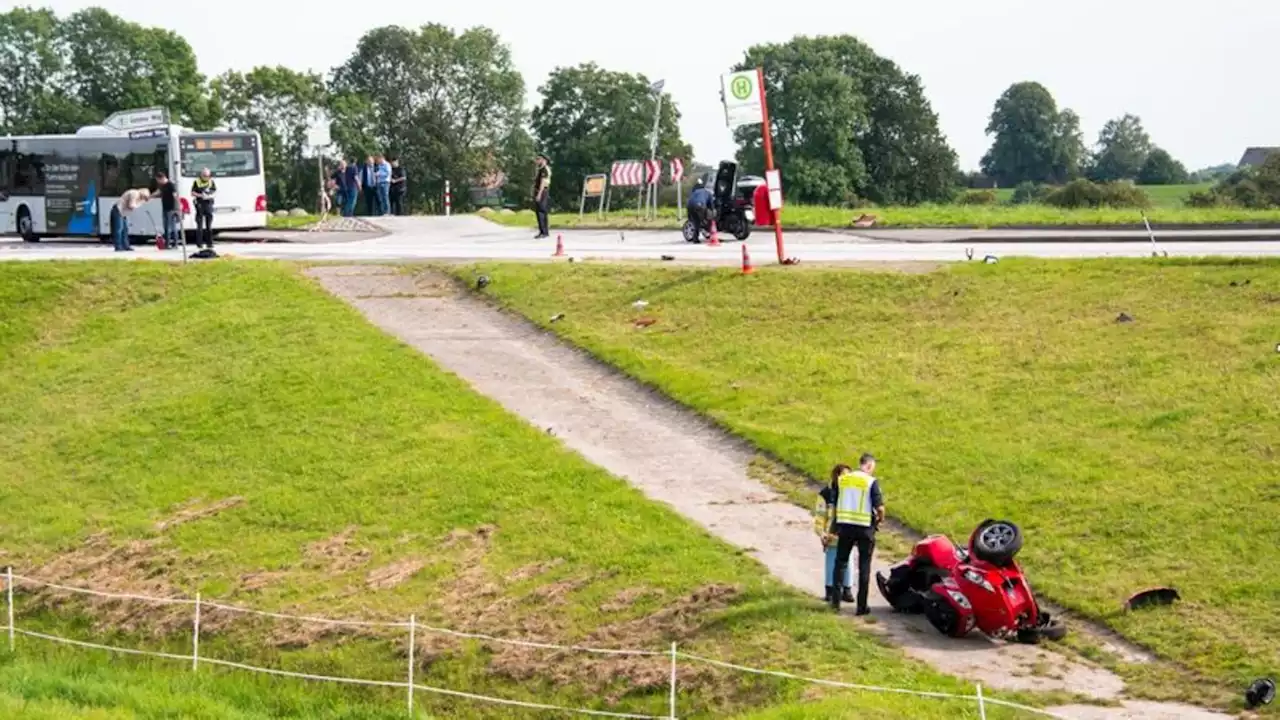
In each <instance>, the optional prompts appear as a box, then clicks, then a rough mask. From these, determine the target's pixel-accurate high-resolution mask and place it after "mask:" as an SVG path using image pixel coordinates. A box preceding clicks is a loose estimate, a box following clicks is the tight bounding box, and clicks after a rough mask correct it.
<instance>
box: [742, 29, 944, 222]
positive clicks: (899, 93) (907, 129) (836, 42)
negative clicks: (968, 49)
mask: <svg viewBox="0 0 1280 720" xmlns="http://www.w3.org/2000/svg"><path fill="white" fill-rule="evenodd" d="M755 67H762V68H764V75H765V87H766V91H767V93H768V102H769V115H770V121H771V123H772V125H773V128H772V130H773V150H774V162H775V163H776V164H777V166H778V167H779V168H780V169H781V170H782V173H783V176H784V185H785V187H786V194H787V197H788V198H790V199H791V201H792V202H811V203H825V204H841V203H849V202H853V201H855V200H856V199H857V198H867V199H870V200H874V201H876V202H882V203H919V202H926V201H931V200H945V199H948V198H950V197H951V195H952V192H953V186H954V179H955V176H956V172H957V166H956V156H955V153H954V152H953V151H952V150H951V148H950V147H948V145H947V143H946V139H945V138H944V137H943V136H942V133H941V132H940V131H939V130H938V119H937V116H936V115H935V114H934V112H933V110H932V108H931V107H930V105H929V102H928V100H927V99H925V97H924V92H923V90H922V88H921V86H920V80H919V78H918V77H916V76H915V75H909V74H906V73H904V72H903V71H902V70H901V69H900V68H898V66H897V65H896V64H894V63H893V62H891V61H889V60H887V59H885V58H882V57H880V56H878V55H876V53H875V52H874V51H872V49H871V48H870V47H868V46H867V45H866V44H865V43H863V42H862V41H860V40H858V39H857V38H855V37H852V36H849V35H841V36H834V37H816V38H811V37H804V36H801V37H796V38H794V39H792V40H791V41H790V42H787V43H784V44H769V45H757V46H754V47H752V48H750V49H748V50H747V53H746V57H745V58H744V60H743V62H742V63H740V64H739V65H738V66H737V68H735V69H737V70H747V69H751V68H755ZM735 137H736V139H737V141H738V146H739V150H738V159H739V160H740V161H741V162H742V163H743V164H744V165H745V166H746V167H747V168H749V169H751V170H755V171H759V170H763V168H764V164H765V163H764V151H763V144H762V140H761V132H760V127H759V126H750V127H744V128H739V129H738V130H737V131H736V132H735Z"/></svg>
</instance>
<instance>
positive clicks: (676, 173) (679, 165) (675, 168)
mask: <svg viewBox="0 0 1280 720" xmlns="http://www.w3.org/2000/svg"><path fill="white" fill-rule="evenodd" d="M683 179H684V161H683V160H681V159H680V158H671V182H673V183H678V182H680V181H681V180H683Z"/></svg>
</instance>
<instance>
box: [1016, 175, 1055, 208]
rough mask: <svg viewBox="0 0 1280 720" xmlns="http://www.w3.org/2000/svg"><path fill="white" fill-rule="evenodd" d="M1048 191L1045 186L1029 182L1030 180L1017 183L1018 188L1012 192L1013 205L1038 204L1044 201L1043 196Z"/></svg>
mask: <svg viewBox="0 0 1280 720" xmlns="http://www.w3.org/2000/svg"><path fill="white" fill-rule="evenodd" d="M1049 191H1050V188H1049V187H1048V186H1047V185H1041V184H1040V183H1035V182H1031V181H1030V180H1027V181H1025V182H1020V183H1018V187H1016V188H1014V190H1013V204H1014V205H1031V204H1033V203H1038V202H1040V201H1042V200H1044V198H1045V196H1046V195H1048V194H1049Z"/></svg>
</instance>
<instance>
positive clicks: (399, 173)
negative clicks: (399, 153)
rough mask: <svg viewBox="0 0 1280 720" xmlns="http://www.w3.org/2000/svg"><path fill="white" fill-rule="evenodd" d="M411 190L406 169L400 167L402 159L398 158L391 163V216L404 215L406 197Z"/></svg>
mask: <svg viewBox="0 0 1280 720" xmlns="http://www.w3.org/2000/svg"><path fill="white" fill-rule="evenodd" d="M408 190H409V178H408V177H407V176H406V175H405V174H404V168H403V167H401V166H400V159H399V158H396V159H395V160H392V161H391V192H390V194H389V195H388V197H389V198H390V199H391V214H392V215H403V214H404V195H405V192H407V191H408Z"/></svg>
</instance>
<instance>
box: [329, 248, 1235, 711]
mask: <svg viewBox="0 0 1280 720" xmlns="http://www.w3.org/2000/svg"><path fill="white" fill-rule="evenodd" d="M310 272H311V274H312V276H313V277H315V278H317V279H318V280H319V282H320V283H322V284H323V286H324V287H325V288H327V289H328V290H329V291H331V292H333V293H334V294H336V295H338V296H339V297H341V298H343V299H344V300H346V301H347V302H349V303H351V304H352V305H353V306H355V307H356V308H357V309H359V310H360V311H361V312H362V313H364V315H365V316H366V317H367V318H368V319H369V320H370V321H371V322H372V323H374V324H375V325H377V326H378V327H380V328H382V329H383V330H385V331H386V332H388V333H390V334H392V335H394V336H396V337H398V338H400V339H401V340H403V341H404V342H406V343H409V344H410V345H412V346H413V347H415V348H417V349H419V350H420V351H422V352H423V353H426V354H427V355H429V356H430V357H431V358H432V359H434V360H435V361H436V362H437V363H439V364H440V365H441V366H442V367H444V368H445V369H447V370H449V371H452V372H454V373H456V374H457V375H459V376H460V377H462V378H463V379H465V380H466V381H467V382H469V383H470V384H471V385H472V386H473V387H475V388H476V390H478V391H479V392H481V393H483V394H485V395H488V396H489V397H492V398H493V399H495V400H496V401H498V402H499V403H501V404H502V405H503V406H505V407H506V408H507V409H509V410H510V411H511V412H513V413H515V414H517V415H519V416H521V417H523V418H524V419H525V420H527V421H528V422H529V423H530V424H532V425H534V426H536V427H538V428H541V429H547V430H549V431H551V432H552V433H554V435H555V436H556V437H558V438H559V439H560V440H561V441H562V442H564V443H565V444H566V445H567V446H569V447H571V448H573V449H574V450H576V451H577V452H579V453H581V454H582V455H583V456H584V457H586V458H587V459H588V460H590V461H591V462H594V463H596V464H598V465H600V466H601V467H603V468H605V469H607V470H609V471H610V472H611V473H613V474H615V475H617V476H619V477H622V478H625V479H626V480H628V481H629V482H631V483H632V484H634V485H635V486H636V487H638V488H640V489H641V490H642V491H643V492H644V493H645V494H646V495H647V496H649V497H650V498H652V499H653V500H655V501H658V502H663V503H666V504H668V505H670V506H671V507H672V508H674V509H675V510H676V511H678V512H680V513H681V514H683V515H685V516H686V517H688V518H690V519H691V520H693V521H694V522H697V523H698V524H700V525H702V526H703V527H705V528H707V529H708V530H709V531H710V532H712V533H714V534H715V535H717V536H718V537H720V538H722V539H724V540H725V541H727V542H729V543H732V544H733V545H736V546H738V547H741V548H744V549H746V550H747V551H748V552H749V553H750V554H751V555H752V556H753V557H754V558H756V559H757V560H759V561H760V562H761V563H762V564H763V565H764V566H765V567H767V568H768V569H769V571H770V572H771V573H773V574H774V575H775V576H777V577H778V578H780V579H781V580H783V581H784V582H786V583H788V584H790V585H792V586H794V587H797V588H799V589H801V590H803V591H804V592H806V593H810V594H812V595H814V596H820V595H821V594H822V584H823V580H822V576H821V572H822V570H821V565H820V562H819V561H820V553H819V551H818V547H817V543H816V539H815V538H814V535H813V530H812V525H811V518H810V515H809V513H808V512H806V511H805V510H804V509H801V508H799V507H796V506H795V505H794V504H792V503H790V502H788V501H787V500H786V499H785V498H784V497H782V496H780V495H779V494H778V493H776V492H774V491H773V490H771V489H769V488H768V487H767V486H765V485H763V484H761V483H760V482H758V481H756V480H753V479H751V478H750V477H749V476H748V472H747V466H748V463H750V462H751V460H752V459H753V458H754V453H752V452H751V451H750V449H749V448H747V447H746V446H745V445H744V444H743V443H741V442H740V441H737V440H735V439H733V438H731V437H729V436H727V435H725V434H724V433H722V432H720V431H718V430H716V429H715V428H713V427H712V426H710V425H709V424H708V423H707V422H705V421H704V420H703V419H702V418H700V417H699V416H697V415H695V414H693V413H690V412H688V411H685V410H683V409H680V408H678V407H677V406H675V405H674V404H672V403H670V402H668V401H666V400H664V399H662V398H659V397H656V396H655V395H654V394H653V393H651V392H649V391H646V390H645V389H643V388H642V387H640V386H639V385H637V384H636V383H634V382H632V381H630V380H628V379H626V378H623V377H621V376H620V375H619V374H617V373H616V372H615V371H613V370H611V369H609V368H607V367H605V366H603V365H601V364H599V363H596V362H594V361H592V360H590V359H589V358H587V357H586V355H585V354H583V353H581V352H580V351H577V350H575V349H573V348H570V347H568V346H566V345H564V344H562V343H560V342H559V341H558V340H556V339H555V338H553V337H551V336H549V335H547V334H545V333H543V332H541V331H540V330H538V329H536V328H534V327H533V326H531V325H529V324H528V323H526V322H524V321H522V320H520V319H517V318H514V317H512V316H509V315H505V314H503V313H501V312H499V311H497V310H495V309H492V308H491V307H489V306H487V305H485V304H484V303H483V302H481V301H479V300H477V299H474V298H471V297H469V296H467V295H465V294H464V293H461V292H460V291H459V290H458V289H457V287H456V286H455V285H454V284H453V283H452V282H451V281H449V280H447V279H445V278H441V277H436V276H431V275H426V276H420V277H413V276H409V275H403V274H399V273H398V272H397V271H396V270H395V269H393V268H386V267H378V266H370V265H366V266H355V267H321V268H314V269H312V270H311V271H310ZM883 567H884V564H883V563H877V568H883ZM872 595H873V598H872V600H873V602H872V607H873V614H874V618H875V622H874V623H872V624H868V625H866V627H867V629H868V630H870V631H875V632H883V633H886V634H887V635H888V636H889V638H891V639H892V641H893V642H894V643H896V644H898V645H900V646H902V647H903V648H904V650H905V651H906V652H907V653H908V654H909V655H911V656H912V657H915V658H917V659H920V660H923V661H925V662H928V663H930V664H931V665H933V666H935V667H937V668H938V669H940V670H942V671H943V672H946V673H948V674H952V675H956V676H960V677H964V678H967V679H970V680H974V681H980V682H982V683H983V684H984V685H985V686H987V687H990V688H992V689H1004V690H1065V691H1070V692H1074V693H1080V694H1083V695H1087V696H1091V697H1094V698H1098V699H1100V700H1119V699H1121V698H1122V695H1123V690H1124V683H1123V681H1121V680H1120V678H1118V677H1117V676H1115V675H1114V674H1112V673H1110V672H1108V671H1106V670H1103V669H1100V668H1097V667H1092V666H1088V665H1086V664H1083V663H1082V662H1079V661H1076V660H1072V659H1069V658H1067V657H1066V656H1063V655H1059V654H1056V653H1054V652H1052V651H1050V650H1048V649H1046V648H1044V647H1040V648H1037V647H1031V646H1026V645H1007V644H1003V643H996V642H992V641H989V640H986V639H984V638H982V637H980V636H977V635H976V634H975V635H974V636H972V637H970V638H967V639H965V640H952V639H948V638H944V637H941V636H939V635H938V633H936V632H935V631H934V630H933V629H932V628H931V627H929V626H928V623H927V622H925V621H924V620H923V618H919V617H914V618H913V617H907V616H902V615H897V614H893V613H891V612H890V611H889V609H888V608H887V606H886V605H885V603H884V602H883V599H882V598H880V597H879V596H878V594H877V593H876V592H875V591H874V590H873V591H872ZM1046 666H1047V667H1049V668H1051V669H1052V671H1051V672H1044V668H1045V667H1046ZM1037 668H1039V670H1038V671H1037ZM864 679H865V680H866V681H868V682H872V681H874V678H864ZM1055 712H1059V714H1060V715H1061V716H1063V717H1078V718H1106V719H1108V720H1110V719H1112V718H1133V719H1141V720H1155V719H1157V718H1158V719H1161V720H1165V719H1168V720H1172V719H1173V718H1184V719H1186V718H1190V719H1192V720H1197V719H1205V720H1207V719H1209V718H1221V717H1226V716H1223V715H1218V714H1215V713H1208V712H1204V711H1201V710H1198V709H1196V708H1191V707H1186V706H1181V705H1173V704H1160V703H1123V704H1122V705H1121V706H1120V707H1109V708H1093V707H1076V708H1061V709H1058V710H1055Z"/></svg>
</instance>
